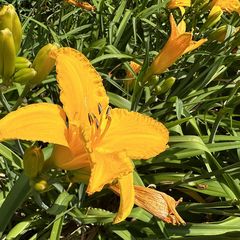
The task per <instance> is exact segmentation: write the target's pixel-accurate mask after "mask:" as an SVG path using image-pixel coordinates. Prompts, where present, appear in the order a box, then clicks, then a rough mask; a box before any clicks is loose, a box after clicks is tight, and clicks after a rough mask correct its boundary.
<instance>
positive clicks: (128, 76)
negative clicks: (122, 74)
mask: <svg viewBox="0 0 240 240" xmlns="http://www.w3.org/2000/svg"><path fill="white" fill-rule="evenodd" d="M129 65H130V67H131V68H132V71H133V72H134V73H135V74H136V75H137V74H138V73H139V72H140V71H141V68H142V66H141V65H140V64H138V63H136V62H133V61H131V62H130V63H129ZM134 80H135V76H134V75H133V74H132V72H131V71H129V70H127V71H126V80H124V84H125V86H127V87H129V88H132V86H133V84H134Z"/></svg>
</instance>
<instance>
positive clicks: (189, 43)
mask: <svg viewBox="0 0 240 240" xmlns="http://www.w3.org/2000/svg"><path fill="white" fill-rule="evenodd" d="M170 24H171V35H170V37H169V39H168V41H167V43H166V44H165V45H164V47H163V49H162V50H161V51H160V53H159V54H158V55H157V56H156V58H155V59H154V60H153V62H152V64H151V65H150V67H149V69H148V71H147V73H146V75H145V77H144V79H145V81H148V79H149V78H150V77H151V76H152V75H154V74H161V73H163V72H164V71H165V70H166V69H167V68H168V67H170V66H171V65H172V64H173V63H174V62H175V61H176V60H177V59H178V58H179V57H181V56H182V55H183V54H185V53H187V52H190V51H192V50H194V49H196V48H198V47H200V46H201V45H202V44H203V43H205V42H206V41H207V39H201V40H199V41H197V42H196V41H193V40H192V33H190V32H186V24H185V22H184V21H183V20H182V21H181V22H180V24H179V25H177V24H176V22H175V20H174V18H173V15H172V14H171V15H170Z"/></svg>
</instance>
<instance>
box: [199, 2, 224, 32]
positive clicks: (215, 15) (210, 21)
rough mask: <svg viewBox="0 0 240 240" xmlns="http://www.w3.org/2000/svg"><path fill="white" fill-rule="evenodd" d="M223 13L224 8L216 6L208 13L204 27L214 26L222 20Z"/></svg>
mask: <svg viewBox="0 0 240 240" xmlns="http://www.w3.org/2000/svg"><path fill="white" fill-rule="evenodd" d="M222 14H223V11H222V9H221V8H220V7H219V6H214V7H213V8H212V10H211V11H210V13H209V15H208V18H207V21H206V22H205V23H204V24H203V28H204V29H206V28H210V27H213V26H214V25H215V24H216V23H218V22H219V21H220V20H221V16H222Z"/></svg>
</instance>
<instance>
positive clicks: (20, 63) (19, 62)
mask: <svg viewBox="0 0 240 240" xmlns="http://www.w3.org/2000/svg"><path fill="white" fill-rule="evenodd" d="M31 65H32V63H31V62H30V61H29V60H28V59H27V58H25V57H16V62H15V70H16V71H18V70H20V69H22V68H28V67H30V66H31Z"/></svg>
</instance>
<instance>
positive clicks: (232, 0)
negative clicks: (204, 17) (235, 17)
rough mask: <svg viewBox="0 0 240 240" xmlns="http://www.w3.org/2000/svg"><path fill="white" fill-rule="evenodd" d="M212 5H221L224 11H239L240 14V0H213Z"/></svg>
mask: <svg viewBox="0 0 240 240" xmlns="http://www.w3.org/2000/svg"><path fill="white" fill-rule="evenodd" d="M210 6H211V7H214V6H219V7H220V8H221V9H222V10H223V11H226V12H228V13H232V12H237V13H238V14H240V2H239V0H212V1H211V3H210Z"/></svg>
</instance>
